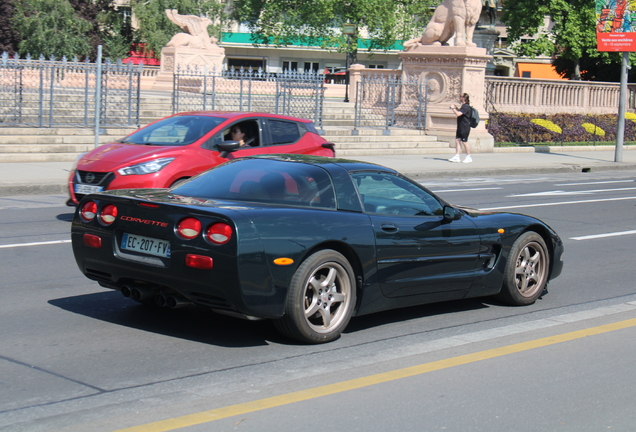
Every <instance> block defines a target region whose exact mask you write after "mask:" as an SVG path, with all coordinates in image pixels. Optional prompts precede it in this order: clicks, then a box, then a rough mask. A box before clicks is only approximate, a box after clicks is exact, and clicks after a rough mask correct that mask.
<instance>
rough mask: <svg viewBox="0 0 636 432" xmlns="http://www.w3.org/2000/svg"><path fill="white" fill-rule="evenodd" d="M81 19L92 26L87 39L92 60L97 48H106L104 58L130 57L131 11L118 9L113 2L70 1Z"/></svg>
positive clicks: (98, 0)
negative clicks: (99, 46)
mask: <svg viewBox="0 0 636 432" xmlns="http://www.w3.org/2000/svg"><path fill="white" fill-rule="evenodd" d="M69 2H70V3H71V6H73V9H75V12H76V13H77V15H78V16H79V17H80V18H83V19H85V20H86V21H88V22H89V23H90V24H91V29H90V30H89V31H88V32H87V33H86V35H85V37H86V38H87V39H88V42H89V44H90V45H91V58H95V57H96V54H97V46H98V45H102V46H103V47H104V56H106V57H110V58H111V59H121V58H124V57H127V56H128V52H129V51H130V44H131V43H132V40H133V33H132V26H131V22H130V10H129V9H127V8H124V9H116V8H115V6H114V5H113V2H112V1H111V0H69Z"/></svg>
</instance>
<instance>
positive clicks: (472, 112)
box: [470, 107, 479, 128]
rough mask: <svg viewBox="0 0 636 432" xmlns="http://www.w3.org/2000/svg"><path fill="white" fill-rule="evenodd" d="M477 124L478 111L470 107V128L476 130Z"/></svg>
mask: <svg viewBox="0 0 636 432" xmlns="http://www.w3.org/2000/svg"><path fill="white" fill-rule="evenodd" d="M478 124H479V111H477V110H476V109H475V108H473V107H470V127H471V128H476V127H477V125H478Z"/></svg>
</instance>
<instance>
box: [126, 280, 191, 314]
mask: <svg viewBox="0 0 636 432" xmlns="http://www.w3.org/2000/svg"><path fill="white" fill-rule="evenodd" d="M120 291H121V294H122V295H123V296H124V297H126V298H131V299H133V300H135V301H138V302H145V301H148V300H151V299H153V298H154V300H155V303H156V304H157V306H160V307H168V308H170V309H179V308H182V307H186V306H189V305H191V304H192V302H191V301H189V300H187V299H185V298H183V297H181V296H180V295H178V294H169V295H165V294H163V293H162V292H157V291H156V290H153V289H149V288H146V287H139V286H130V285H122V287H121V288H120Z"/></svg>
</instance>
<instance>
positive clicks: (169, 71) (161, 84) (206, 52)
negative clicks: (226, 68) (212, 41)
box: [153, 45, 225, 90]
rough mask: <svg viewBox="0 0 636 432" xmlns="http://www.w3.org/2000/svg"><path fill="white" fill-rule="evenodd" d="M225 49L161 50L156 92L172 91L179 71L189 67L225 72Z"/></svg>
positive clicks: (179, 48) (176, 48) (167, 48)
mask: <svg viewBox="0 0 636 432" xmlns="http://www.w3.org/2000/svg"><path fill="white" fill-rule="evenodd" d="M224 61H225V49H223V48H221V47H219V46H217V45H215V48H213V49H198V48H189V47H164V48H162V49H161V69H160V70H159V74H158V75H157V79H156V81H155V85H154V86H153V89H154V90H172V81H173V78H174V73H175V71H176V70H177V69H180V70H185V69H187V68H188V67H189V68H191V69H193V68H195V67H198V68H199V70H203V68H207V70H208V71H212V70H216V71H217V72H221V70H223V63H224Z"/></svg>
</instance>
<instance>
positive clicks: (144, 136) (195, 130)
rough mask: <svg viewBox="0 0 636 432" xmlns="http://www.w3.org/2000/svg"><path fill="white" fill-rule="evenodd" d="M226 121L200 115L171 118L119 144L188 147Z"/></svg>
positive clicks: (146, 128)
mask: <svg viewBox="0 0 636 432" xmlns="http://www.w3.org/2000/svg"><path fill="white" fill-rule="evenodd" d="M225 120H226V119H225V118H222V117H210V116H199V115H189V116H176V117H170V118H167V119H164V120H160V121H158V122H157V123H155V124H153V125H150V126H148V127H145V128H143V129H140V130H139V131H137V132H135V133H133V134H132V135H130V136H127V137H126V138H124V139H122V140H121V141H119V142H121V143H125V144H143V145H157V146H183V145H188V144H192V143H193V142H195V141H196V140H198V139H199V138H201V137H202V136H203V135H205V134H206V133H208V132H209V131H211V130H212V129H214V128H215V127H216V126H218V125H219V124H221V123H222V122H224V121H225Z"/></svg>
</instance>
